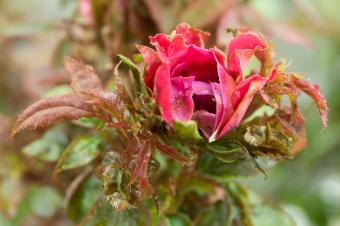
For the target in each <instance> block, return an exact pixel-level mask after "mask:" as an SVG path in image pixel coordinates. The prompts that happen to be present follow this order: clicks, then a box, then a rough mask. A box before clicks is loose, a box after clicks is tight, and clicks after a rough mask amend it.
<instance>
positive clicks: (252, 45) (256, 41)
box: [228, 33, 266, 80]
mask: <svg viewBox="0 0 340 226" xmlns="http://www.w3.org/2000/svg"><path fill="white" fill-rule="evenodd" d="M265 48H266V43H265V41H264V40H262V39H261V38H260V37H259V36H258V35H256V34H254V33H244V34H241V35H239V36H237V37H235V38H234V39H232V40H231V41H230V43H229V46H228V72H229V74H230V75H232V76H233V77H234V78H236V79H238V78H239V77H241V80H243V79H244V77H243V70H244V68H245V66H246V65H247V63H248V61H249V59H250V58H251V57H252V56H253V55H254V54H255V53H256V52H258V51H261V50H264V49H265Z"/></svg>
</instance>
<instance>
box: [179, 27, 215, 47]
mask: <svg viewBox="0 0 340 226" xmlns="http://www.w3.org/2000/svg"><path fill="white" fill-rule="evenodd" d="M176 34H181V35H182V36H183V38H184V41H185V43H186V44H193V45H196V46H199V47H204V43H205V41H206V40H207V39H208V37H209V35H210V34H209V33H207V32H204V31H201V30H199V29H194V28H192V27H190V25H189V24H186V23H181V24H179V25H177V27H176Z"/></svg>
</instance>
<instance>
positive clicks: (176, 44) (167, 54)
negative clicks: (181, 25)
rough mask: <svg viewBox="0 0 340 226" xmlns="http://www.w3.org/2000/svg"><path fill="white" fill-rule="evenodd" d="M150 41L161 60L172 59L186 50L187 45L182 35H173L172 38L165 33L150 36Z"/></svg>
mask: <svg viewBox="0 0 340 226" xmlns="http://www.w3.org/2000/svg"><path fill="white" fill-rule="evenodd" d="M150 43H151V44H152V45H153V46H155V47H156V50H157V52H158V54H159V56H160V58H161V60H162V61H164V62H167V61H170V62H171V61H172V60H174V59H176V58H178V57H179V56H181V55H183V54H184V53H186V52H187V49H188V45H186V44H185V43H184V40H183V37H182V35H175V36H174V37H173V38H172V39H170V38H169V36H168V35H166V34H156V35H155V36H150Z"/></svg>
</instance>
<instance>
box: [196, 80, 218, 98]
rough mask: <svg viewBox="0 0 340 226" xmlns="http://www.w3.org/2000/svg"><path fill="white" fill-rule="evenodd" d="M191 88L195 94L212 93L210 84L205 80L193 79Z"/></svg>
mask: <svg viewBox="0 0 340 226" xmlns="http://www.w3.org/2000/svg"><path fill="white" fill-rule="evenodd" d="M192 88H193V91H194V94H196V95H211V96H213V95H214V93H213V90H212V87H211V85H210V84H209V83H206V82H201V81H193V83H192Z"/></svg>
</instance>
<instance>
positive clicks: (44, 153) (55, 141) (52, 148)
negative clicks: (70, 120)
mask: <svg viewBox="0 0 340 226" xmlns="http://www.w3.org/2000/svg"><path fill="white" fill-rule="evenodd" d="M67 142H68V137H67V134H65V129H64V126H62V125H58V126H55V127H53V128H52V129H50V130H48V131H47V132H46V133H45V134H44V136H43V137H42V138H41V139H38V140H35V141H33V142H32V143H30V144H28V145H26V146H25V147H24V148H23V150H22V151H23V153H24V154H25V155H28V156H31V157H35V158H38V159H40V160H43V161H48V162H54V161H57V160H58V158H59V157H60V155H61V153H62V152H63V150H64V149H65V147H66V144H67Z"/></svg>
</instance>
